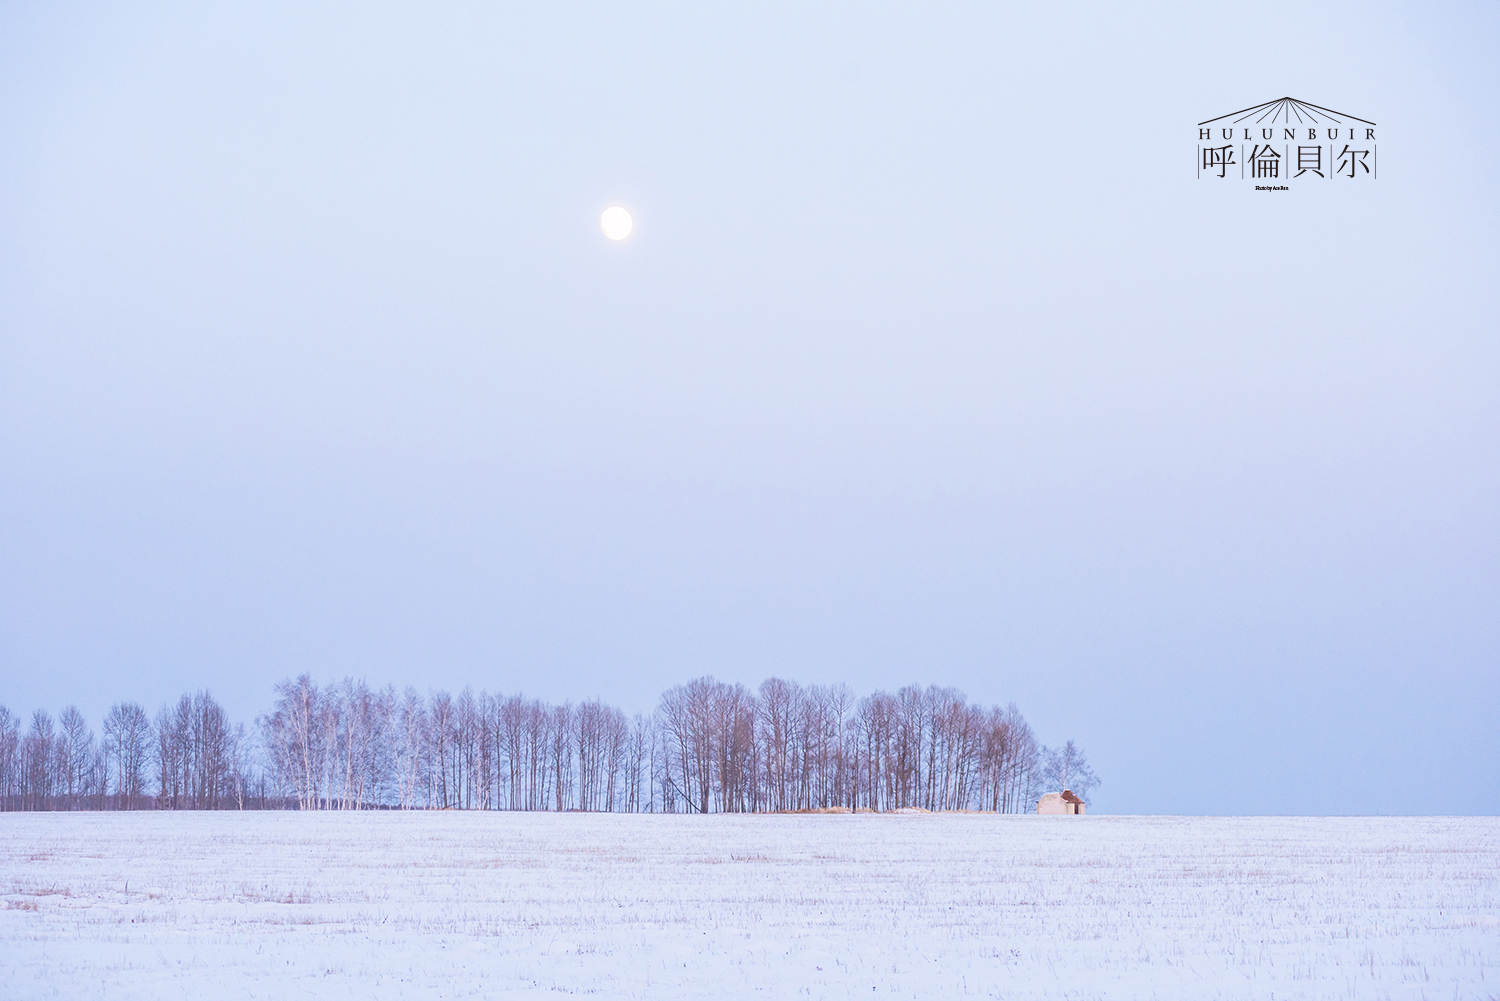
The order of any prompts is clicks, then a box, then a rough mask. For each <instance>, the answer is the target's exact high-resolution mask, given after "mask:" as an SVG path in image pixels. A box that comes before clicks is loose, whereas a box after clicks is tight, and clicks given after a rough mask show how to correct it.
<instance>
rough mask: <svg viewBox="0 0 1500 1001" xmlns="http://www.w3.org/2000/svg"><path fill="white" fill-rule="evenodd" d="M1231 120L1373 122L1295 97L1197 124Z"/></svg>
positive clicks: (1280, 98)
mask: <svg viewBox="0 0 1500 1001" xmlns="http://www.w3.org/2000/svg"><path fill="white" fill-rule="evenodd" d="M1226 118H1233V119H1234V122H1233V123H1232V124H1235V125H1238V124H1239V123H1240V122H1243V121H1246V120H1247V119H1252V118H1253V119H1254V120H1255V124H1256V125H1261V124H1268V125H1275V124H1277V123H1278V122H1281V123H1284V124H1286V125H1294V124H1295V125H1307V124H1312V123H1320V122H1333V123H1334V124H1338V123H1339V121H1340V119H1343V118H1348V119H1351V120H1353V121H1356V122H1364V123H1365V124H1366V125H1374V124H1375V123H1374V122H1370V121H1365V119H1363V118H1356V117H1355V116H1354V115H1346V114H1344V113H1343V112H1342V111H1332V110H1330V109H1328V108H1324V107H1322V106H1321V105H1317V104H1308V103H1307V102H1306V101H1299V100H1297V99H1296V98H1295V97H1278V98H1277V99H1276V100H1274V101H1267V102H1266V103H1265V104H1257V105H1256V106H1255V107H1253V108H1242V109H1240V110H1239V111H1231V112H1230V113H1229V114H1227V115H1220V116H1219V117H1218V118H1210V119H1209V120H1208V121H1207V122H1199V123H1198V124H1199V125H1207V124H1208V123H1209V122H1218V121H1223V120H1224V119H1226Z"/></svg>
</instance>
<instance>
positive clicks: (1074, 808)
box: [1036, 789, 1084, 816]
mask: <svg viewBox="0 0 1500 1001" xmlns="http://www.w3.org/2000/svg"><path fill="white" fill-rule="evenodd" d="M1083 810H1084V807H1083V800H1081V799H1079V798H1078V797H1077V796H1075V795H1073V791H1072V790H1071V789H1064V790H1063V791H1062V792H1049V793H1048V794H1047V795H1045V796H1043V797H1042V798H1041V799H1039V800H1037V801H1036V812H1037V813H1042V814H1060V813H1067V814H1076V815H1078V816H1082V815H1083Z"/></svg>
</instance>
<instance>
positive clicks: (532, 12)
mask: <svg viewBox="0 0 1500 1001" xmlns="http://www.w3.org/2000/svg"><path fill="white" fill-rule="evenodd" d="M1496 52H1500V14H1497V9H1496V8H1495V7H1494V5H1493V4H1481V3H1472V4H1447V5H1443V4H1438V5H1422V6H1421V7H1420V8H1413V7H1409V6H1406V5H1392V4H1381V5H1369V4H1348V5H1316V4H1314V5H1308V4H1303V3H1298V4H1275V3H1257V4H1253V5H1239V6H1236V7H1233V8H1228V7H1222V6H1210V7H1204V6H1203V5H1201V4H1182V5H1178V6H1168V5H1154V6H1152V7H1151V8H1149V9H1141V8H1138V7H1126V6H1122V5H1103V4H1094V3H1076V4H1066V5H1026V6H1024V7H1019V6H1000V5H992V4H969V5H947V6H944V5H935V4H919V5H918V4H912V5H899V6H892V5H887V6H877V5H871V4H848V5H832V4H826V5H808V4H805V3H798V4H784V5H774V4H765V3H758V4H753V5H751V4H746V5H740V6H739V7H738V8H735V9H727V8H726V7H725V5H706V4H683V5H680V6H665V5H634V6H631V5H619V4H600V5H597V6H588V5H568V4H560V3H555V2H548V3H541V4H533V5H529V6H521V5H516V6H502V5H494V4H426V5H410V6H405V7H403V6H391V5H377V4H368V3H357V4H346V5H308V4H288V5H281V6H277V5H273V4H246V5H232V4H222V5H220V4H214V5H202V4H181V5H157V4H148V3H138V4H128V5H93V6H77V5H71V4H65V3H47V4H41V3H37V4H15V3H7V4H4V5H0V554H3V555H0V702H3V703H5V704H7V705H9V706H10V707H11V708H12V709H19V710H23V711H29V710H30V709H31V708H34V707H37V706H45V707H47V708H49V709H51V710H52V711H54V712H55V711H56V710H57V709H59V708H60V707H61V706H62V705H63V704H64V703H66V702H68V701H77V702H78V703H79V705H80V706H81V707H82V708H84V709H85V710H86V711H87V712H88V713H89V714H90V716H91V717H93V718H94V719H95V720H96V725H97V718H98V716H99V715H100V714H102V712H103V710H104V709H105V708H106V707H107V705H108V704H109V702H111V701H113V700H115V699H120V698H133V699H137V700H140V701H142V702H144V703H146V704H147V705H149V706H155V705H156V704H158V703H159V702H161V701H163V700H165V699H169V698H175V696H176V695H178V694H179V693H181V692H182V691H184V690H186V689H188V688H190V687H198V686H202V685H207V686H208V687H210V688H211V689H212V690H213V691H214V692H215V693H216V694H217V695H219V696H220V697H221V699H222V700H223V701H224V702H226V704H228V706H229V707H230V708H231V709H232V711H233V713H234V714H235V715H236V716H237V717H238V718H241V719H249V718H251V717H253V715H254V714H255V713H256V712H259V711H261V710H263V709H264V708H265V706H266V705H267V704H268V702H269V696H270V686H271V684H272V683H273V682H274V681H275V680H277V679H279V678H281V677H284V676H286V675H289V674H295V673H297V672H300V671H303V670H310V671H312V672H314V673H315V674H317V675H320V676H322V677H325V678H327V677H335V676H342V675H344V674H353V675H362V676H364V677H367V678H369V679H370V680H371V681H372V682H377V683H384V682H387V681H391V682H395V683H397V684H398V685H399V684H405V683H408V682H410V683H414V684H417V685H419V686H423V687H425V686H434V687H436V686H446V687H451V688H457V687H461V686H462V685H464V684H466V683H469V684H473V685H474V686H475V687H481V686H483V687H488V688H490V689H491V690H496V689H499V690H504V691H507V692H510V691H516V690H524V691H525V692H527V693H529V694H534V695H539V696H543V697H548V698H554V699H561V698H566V697H573V698H578V697H589V696H595V695H598V696H603V697H605V698H608V699H610V700H612V701H614V702H616V703H618V704H620V705H622V706H623V707H624V708H626V709H627V710H630V711H636V710H644V709H648V708H650V707H651V706H652V705H653V704H654V702H655V699H656V696H657V694H658V693H659V692H660V691H661V690H662V689H663V688H664V687H666V686H667V685H669V684H673V683H676V682H678V681H681V680H685V679H686V678H689V677H692V676H696V675H699V674H704V673H712V674H715V675H717V676H719V677H724V678H729V679H735V680H743V681H746V682H749V683H756V682H758V681H759V680H760V679H761V678H763V677H766V676H768V675H771V674H780V675H783V676H789V677H793V678H797V679H800V680H802V681H805V682H807V681H838V680H842V681H847V682H849V683H850V684H851V685H852V686H854V687H855V688H856V689H857V690H859V691H861V692H864V691H868V690H870V689H871V688H874V687H894V686H898V685H901V684H904V683H907V682H909V681H913V680H917V681H922V682H924V683H925V682H938V683H945V684H952V685H956V686H958V687H961V688H962V689H964V690H965V691H966V692H967V693H968V695H969V696H970V698H972V699H975V700H979V701H984V702H997V701H998V702H1004V701H1008V700H1011V699H1014V700H1016V701H1017V702H1018V703H1019V704H1020V705H1021V708H1022V710H1023V711H1024V712H1025V713H1026V714H1027V715H1028V717H1029V718H1030V719H1031V720H1032V722H1033V724H1034V725H1035V726H1036V728H1037V730H1038V731H1039V734H1040V736H1041V737H1042V739H1044V740H1047V741H1049V742H1060V741H1062V740H1064V739H1067V738H1068V737H1073V738H1075V739H1076V740H1078V742H1079V743H1080V744H1082V745H1083V746H1084V747H1085V748H1086V749H1087V750H1088V751H1089V754H1090V758H1091V760H1092V761H1093V763H1094V764H1095V766H1096V769H1097V771H1098V772H1099V774H1100V775H1101V776H1102V777H1103V778H1104V780H1105V784H1104V786H1103V787H1101V789H1100V790H1099V791H1098V794H1097V798H1098V803H1099V806H1100V808H1102V809H1104V810H1108V811H1112V812H1291V813H1299V812H1313V813H1318V812H1377V813H1387V812H1390V813H1406V812H1415V813H1427V812H1486V813H1493V812H1496V811H1497V810H1500V766H1497V764H1496V759H1497V758H1500V754H1497V753H1496V751H1497V749H1500V733H1497V725H1496V722H1495V706H1497V705H1500V669H1497V654H1500V586H1497V585H1500V573H1497V571H1500V518H1497V515H1496V512H1497V510H1500V476H1497V471H1500V461H1497V456H1500V433H1497V432H1500V408H1497V397H1500V350H1497V331H1500V322H1497V321H1500V308H1497V306H1500V301H1497V300H1500V292H1497V287H1496V282H1497V279H1496V276H1497V275H1500V260H1497V256H1500V255H1497V247H1496V233H1497V232H1500V225H1497V223H1500V219H1497V211H1496V208H1497V190H1500V186H1497V182H1496V167H1497V163H1500V156H1497V154H1500V148H1497V143H1496V132H1497V128H1500V122H1497V97H1500V87H1497V70H1496V65H1497V62H1500V61H1497V60H1496V59H1495V58H1494V55H1495V53H1496ZM1283 94H1290V95H1292V96H1294V97H1298V98H1302V99H1304V100H1307V101H1311V102H1313V103H1316V104H1321V105H1325V106H1328V107H1332V108H1335V109H1339V110H1341V111H1346V112H1348V113H1350V114H1353V115H1357V116H1359V117H1362V118H1367V119H1370V120H1373V121H1375V122H1377V123H1378V140H1379V143H1380V147H1379V151H1380V178H1379V180H1378V181H1376V182H1373V183H1369V182H1364V181H1359V182H1349V181H1343V182H1342V183H1338V182H1329V183H1327V184H1323V185H1313V184H1308V183H1305V182H1304V183H1299V184H1295V185H1294V187H1293V190H1291V191H1289V192H1285V193H1279V192H1278V193H1265V192H1260V193H1257V192H1254V191H1252V190H1251V186H1252V185H1251V182H1234V183H1218V182H1214V181H1206V180H1198V179H1195V177H1194V171H1193V156H1194V149H1195V139H1196V132H1195V128H1196V123H1197V122H1198V121H1200V120H1202V119H1206V118H1211V117H1214V116H1217V115H1221V114H1224V113H1226V112H1229V111H1233V110H1235V109H1237V108H1242V107H1245V106H1247V105H1251V104H1254V103H1257V102H1260V101H1265V100H1269V99H1272V98H1276V97H1280V96H1282V95H1283ZM616 202H618V203H620V204H623V205H626V206H627V207H629V208H630V209H631V210H632V211H633V212H634V213H635V216H636V223H637V229H636V233H635V234H634V235H633V236H632V237H631V239H630V240H629V241H628V242H627V243H626V244H623V245H618V246H617V245H612V244H610V243H608V241H606V240H604V239H603V238H602V236H601V235H600V233H599V229H598V216H599V213H600V211H601V210H602V209H603V208H604V207H606V206H607V205H609V204H611V203H616Z"/></svg>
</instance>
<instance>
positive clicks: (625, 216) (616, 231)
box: [599, 205, 635, 240]
mask: <svg viewBox="0 0 1500 1001" xmlns="http://www.w3.org/2000/svg"><path fill="white" fill-rule="evenodd" d="M599 226H600V228H601V229H603V230H604V235H605V236H607V237H609V238H610V239H611V240H623V239H625V238H626V237H627V236H629V235H630V231H631V230H632V229H635V220H634V219H631V218H630V213H629V212H626V211H625V210H624V209H622V208H620V206H618V205H611V206H610V207H609V208H607V209H605V210H604V214H603V215H602V216H600V217H599Z"/></svg>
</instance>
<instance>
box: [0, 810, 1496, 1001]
mask: <svg viewBox="0 0 1500 1001" xmlns="http://www.w3.org/2000/svg"><path fill="white" fill-rule="evenodd" d="M1497 848H1500V820H1497V819H1495V818H1285V817H1262V818H1250V817H1245V818H1224V817H1219V818H1188V817H1103V816H1099V817H1096V816H1088V817H1035V816H1024V817H1000V816H994V815H984V814H909V815H901V816H894V815H889V814H875V815H872V814H831V815H819V816H806V815H804V816H766V815H760V816H744V815H739V816H723V815H720V816H707V817H703V816H628V815H609V814H495V813H451V812H444V813H409V814H401V813H363V814H307V813H243V814H241V813H191V814H189V813H181V814H166V813H135V814H107V813H92V814H0V996H3V997H5V998H8V999H29V998H51V997H68V998H79V997H108V998H153V999H155V998H179V997H181V998H205V997H211V998H273V999H275V998H309V997H314V998H315V997H340V998H342V997H358V998H466V997H494V996H497V995H500V994H506V995H507V996H509V997H517V998H555V997H556V996H557V995H558V993H559V992H562V993H578V994H589V995H592V996H594V997H597V998H652V999H677V998H705V997H716V998H719V997H722V998H770V997H775V998H782V997H796V996H805V997H814V998H818V997H827V998H868V997H880V998H885V997H890V996H895V997H911V998H939V997H960V996H975V997H1003V998H1007V999H1024V998H1153V997H1161V998H1183V997H1192V998H1265V999H1273V1001H1283V999H1285V1001H1290V999H1295V998H1354V999H1358V998H1380V999H1385V998H1393V999H1405V998H1413V999H1427V998H1430V999H1440V998H1441V999H1446V998H1454V997H1458V998H1488V997H1500V865H1497V861H1500V859H1497Z"/></svg>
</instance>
